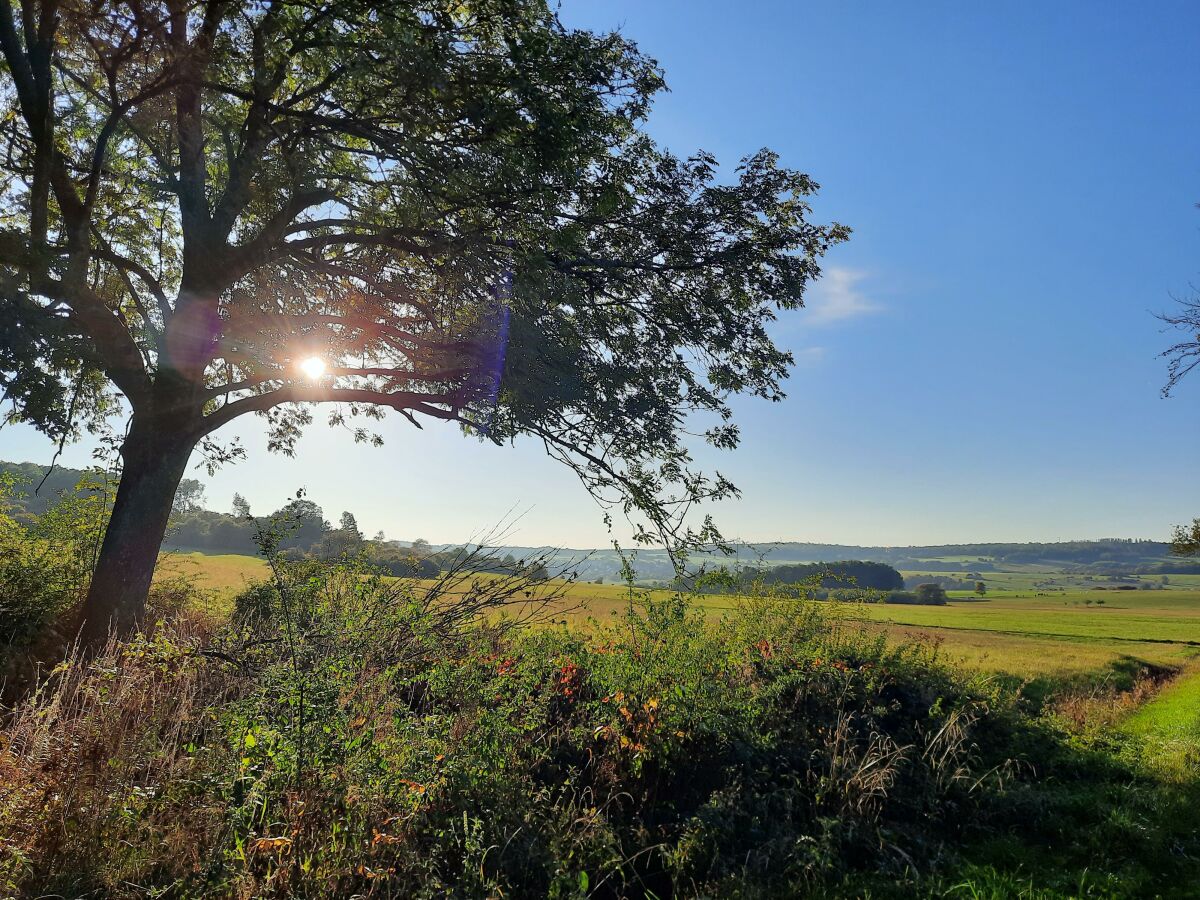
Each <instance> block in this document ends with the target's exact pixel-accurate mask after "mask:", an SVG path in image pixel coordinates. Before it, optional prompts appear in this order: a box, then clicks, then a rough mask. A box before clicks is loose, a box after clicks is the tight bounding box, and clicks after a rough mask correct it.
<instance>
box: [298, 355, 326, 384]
mask: <svg viewBox="0 0 1200 900" xmlns="http://www.w3.org/2000/svg"><path fill="white" fill-rule="evenodd" d="M300 371H301V372H303V373H304V374H305V375H306V376H307V377H308V378H310V379H312V380H313V381H316V380H317V379H318V378H320V377H321V376H322V375H324V374H325V360H323V359H321V357H319V356H310V357H309V358H308V359H306V360H303V361H302V362H301V363H300Z"/></svg>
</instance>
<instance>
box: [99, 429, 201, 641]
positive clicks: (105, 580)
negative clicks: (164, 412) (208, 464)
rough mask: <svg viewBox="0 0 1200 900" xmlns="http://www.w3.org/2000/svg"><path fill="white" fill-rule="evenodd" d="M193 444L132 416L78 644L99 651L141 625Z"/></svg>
mask: <svg viewBox="0 0 1200 900" xmlns="http://www.w3.org/2000/svg"><path fill="white" fill-rule="evenodd" d="M192 446H193V442H192V441H190V440H189V439H181V438H180V435H179V430H178V429H176V428H173V427H171V425H170V424H168V423H167V422H166V421H161V420H158V419H156V418H153V417H139V416H138V415H137V414H135V415H134V417H133V421H132V422H131V424H130V429H129V435H128V436H127V437H126V439H125V443H124V444H123V445H122V447H121V456H122V457H123V460H124V466H123V469H122V473H121V481H120V484H119V485H118V487H117V496H116V499H115V500H114V502H113V510H112V516H111V518H110V519H109V522H108V528H107V530H106V531H105V533H104V541H103V543H102V544H101V546H100V555H99V557H98V558H97V560H96V569H95V571H94V572H93V573H92V583H91V587H90V588H89V589H88V595H87V598H86V599H85V600H84V604H83V610H82V623H81V627H80V642H81V644H82V645H83V646H84V647H85V648H95V647H99V646H101V645H102V644H103V643H104V642H105V641H106V640H107V639H108V637H109V635H110V634H116V635H118V636H122V637H123V636H127V635H129V634H131V633H132V632H133V631H135V630H136V629H137V628H138V627H139V626H140V624H141V622H142V619H143V618H144V616H145V613H146V598H147V596H148V595H149V593H150V581H151V579H152V578H153V577H154V566H155V564H156V563H157V561H158V552H159V549H160V548H161V546H162V541H163V537H164V535H165V534H166V532H167V519H168V517H169V516H170V514H171V504H172V502H173V501H174V499H175V491H176V489H178V487H179V482H180V479H182V478H183V473H184V470H185V469H186V468H187V462H188V457H190V456H191V452H192Z"/></svg>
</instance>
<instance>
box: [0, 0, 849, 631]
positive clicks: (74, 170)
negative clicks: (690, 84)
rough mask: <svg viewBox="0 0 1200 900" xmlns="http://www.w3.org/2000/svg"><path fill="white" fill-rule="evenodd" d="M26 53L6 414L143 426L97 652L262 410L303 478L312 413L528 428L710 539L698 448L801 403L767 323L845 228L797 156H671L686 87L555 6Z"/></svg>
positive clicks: (99, 37) (111, 21)
mask: <svg viewBox="0 0 1200 900" xmlns="http://www.w3.org/2000/svg"><path fill="white" fill-rule="evenodd" d="M0 49H2V50H3V57H4V61H5V64H6V67H5V70H4V72H3V75H2V79H0V85H2V87H0V103H3V105H4V110H3V112H4V116H3V119H2V124H0V142H2V151H3V153H4V162H3V182H2V184H0V215H2V220H0V293H2V298H3V303H4V310H3V315H2V316H0V373H2V374H0V377H2V379H3V387H4V391H5V395H6V396H7V398H9V399H10V400H11V401H12V403H13V406H14V409H15V416H16V417H18V418H20V419H22V420H24V421H27V422H31V423H33V424H34V425H36V426H37V427H39V428H41V429H42V430H43V431H45V432H46V433H47V434H48V435H50V436H51V437H53V438H55V439H58V440H62V439H69V438H71V437H74V436H76V435H78V434H79V433H80V431H81V430H82V429H86V428H94V427H97V426H98V425H99V424H100V423H102V422H103V421H104V420H105V419H106V418H108V417H109V416H111V415H112V414H113V413H114V412H115V411H124V412H127V413H128V423H127V427H126V431H125V434H124V439H123V444H122V445H121V456H122V462H123V472H122V477H121V481H120V487H119V489H118V492H117V495H116V498H115V505H114V507H113V510H112V518H111V521H110V523H109V526H108V530H107V533H106V535H105V538H104V543H103V548H102V550H101V553H100V558H99V564H98V566H97V568H96V571H95V573H94V577H93V580H92V586H91V591H90V594H89V596H88V598H87V601H86V603H85V609H84V612H85V629H86V630H87V633H88V636H89V637H91V638H97V637H99V636H100V635H103V634H105V633H107V632H108V630H109V628H110V627H111V628H116V629H118V630H126V629H129V628H131V627H133V626H135V625H136V623H137V621H138V618H139V616H140V615H141V612H142V610H143V607H144V602H145V598H146V594H147V591H148V587H149V583H150V578H151V575H152V571H153V567H154V563H155V558H156V554H157V551H158V548H159V544H160V541H161V539H162V536H163V531H164V528H165V527H166V524H167V516H168V513H169V512H170V509H171V498H172V496H173V495H174V493H175V489H176V486H177V485H178V483H179V481H180V478H181V476H182V475H183V473H184V471H185V468H186V466H187V463H188V459H189V457H190V456H191V455H192V454H193V452H195V451H197V450H199V451H200V452H201V453H204V454H206V455H207V456H208V457H209V458H210V459H212V460H214V461H220V460H222V459H226V458H229V457H231V456H234V455H238V454H239V453H240V452H241V450H240V448H237V447H236V446H233V445H230V444H229V443H227V442H226V443H224V444H219V443H216V442H214V439H213V435H214V433H215V432H217V431H218V430H219V429H221V428H222V427H223V426H225V425H227V424H228V423H230V422H232V421H233V420H234V419H236V418H238V417H239V416H243V415H247V414H251V413H253V414H257V415H260V416H264V417H265V418H266V420H267V422H268V423H269V434H270V438H269V448H270V449H272V450H277V451H283V452H290V451H291V449H292V447H293V445H294V443H295V441H296V439H297V437H298V435H299V433H300V431H301V429H302V427H303V426H304V425H305V424H307V423H308V422H309V421H310V420H311V417H312V410H313V405H314V404H330V405H331V409H332V412H331V414H330V419H331V421H332V422H333V423H335V424H350V425H351V426H352V428H353V430H354V433H355V435H356V436H357V437H358V438H360V439H364V440H372V439H374V436H373V435H372V434H371V433H370V431H369V430H368V429H365V428H362V427H360V425H359V423H362V422H363V420H364V419H370V418H372V417H374V418H378V417H379V416H381V415H382V414H383V412H384V411H386V410H388V409H391V410H395V411H397V412H398V413H399V414H401V415H402V416H404V417H406V418H407V419H408V420H409V421H411V422H412V423H413V424H414V425H418V427H419V423H420V421H421V420H422V419H423V418H425V419H440V420H447V421H450V422H456V423H459V424H460V425H461V426H463V427H464V428H465V429H467V430H469V431H470V432H472V433H474V434H476V435H478V436H481V437H483V438H485V439H487V440H491V441H494V442H496V443H503V442H507V441H509V440H511V439H513V438H514V437H516V436H518V435H531V436H533V437H534V438H535V439H537V440H540V441H542V442H544V444H545V448H546V450H547V451H548V452H549V453H550V454H552V455H553V456H555V457H557V458H559V459H561V460H563V461H564V462H566V463H568V464H569V465H571V466H572V467H573V468H574V469H575V470H576V471H577V472H578V473H579V474H580V475H581V477H582V478H583V479H584V481H585V483H586V484H587V486H588V487H589V488H590V489H591V490H592V491H593V492H594V493H595V494H596V495H597V496H599V497H601V498H602V499H603V500H604V501H605V502H607V503H612V504H617V505H618V506H619V507H620V508H622V509H624V511H625V512H626V513H628V514H630V516H631V518H633V519H634V520H635V521H637V522H639V523H641V524H640V525H639V526H638V527H639V529H641V532H640V533H642V534H643V535H651V534H653V535H657V536H658V537H661V538H663V539H668V540H670V539H676V538H678V537H680V536H681V534H684V533H685V532H686V528H685V526H684V524H683V523H684V521H685V518H686V513H687V510H688V509H689V508H690V507H691V506H692V504H693V503H694V501H696V500H697V499H699V498H702V497H705V496H713V495H716V496H720V495H723V494H726V493H728V492H730V491H731V490H732V486H731V485H729V484H728V483H727V482H725V481H724V480H723V479H721V478H720V477H719V476H718V477H715V478H713V479H706V478H704V477H702V476H701V475H698V474H696V473H694V472H693V471H692V469H691V466H690V459H689V456H688V453H687V450H686V447H685V443H684V442H685V439H686V434H687V432H688V430H689V429H692V428H694V427H699V428H701V429H704V434H705V436H706V437H707V439H708V440H709V441H710V442H711V443H713V444H715V445H716V446H718V447H724V448H727V447H731V446H733V445H735V444H736V442H737V431H736V428H735V426H734V425H733V424H732V423H731V421H730V410H729V407H728V398H729V397H730V395H731V394H734V393H739V392H740V393H749V394H754V395H758V396H761V397H767V398H771V399H779V397H780V396H781V393H780V381H781V379H782V378H783V377H785V375H786V372H787V369H788V365H789V363H790V361H791V360H790V356H789V355H788V353H786V352H784V351H783V350H781V349H780V348H778V347H777V346H776V345H775V344H774V343H773V341H772V339H771V337H770V335H769V334H768V330H767V328H768V325H769V322H770V320H771V319H772V318H773V317H774V314H775V311H776V310H778V309H793V308H796V307H798V306H800V305H801V300H802V295H803V293H804V290H805V287H806V285H807V284H808V283H809V282H810V281H811V280H812V279H813V278H815V277H816V276H817V275H818V272H819V270H818V260H819V258H820V257H821V255H822V254H823V253H824V252H825V250H826V249H827V248H828V247H829V246H830V245H831V244H832V243H833V242H836V241H839V240H842V239H844V237H845V236H846V233H847V232H846V230H845V229H844V228H842V227H840V226H837V225H830V226H823V225H818V224H813V223H811V222H810V221H809V215H810V210H809V207H808V205H807V203H806V198H807V197H808V196H809V195H811V194H812V193H813V192H814V190H815V189H816V185H815V184H814V183H813V182H812V181H811V180H810V179H809V178H808V177H807V176H805V175H803V174H800V173H797V172H794V171H790V170H787V169H785V168H781V167H780V166H779V165H778V164H777V160H776V157H775V156H774V155H773V154H772V153H770V152H766V151H762V152H759V153H757V154H755V155H753V156H750V157H748V158H746V159H744V160H743V161H742V162H741V164H740V166H738V168H737V170H736V173H735V174H734V175H733V177H732V178H728V179H724V180H721V179H719V178H718V172H717V167H716V163H715V161H714V160H713V159H712V158H711V157H710V156H708V155H707V154H697V155H694V156H692V157H689V158H680V157H677V156H674V155H672V154H671V153H669V152H667V151H666V150H664V149H662V148H660V147H659V146H657V145H656V144H655V143H654V142H653V141H652V140H651V139H650V138H649V137H648V136H647V135H646V134H645V132H644V130H643V128H642V125H643V122H644V117H645V115H646V113H647V111H648V107H649V103H650V101H651V98H652V97H653V96H654V94H655V93H656V92H658V91H659V90H661V89H662V87H663V82H662V78H661V73H660V71H659V69H658V67H657V65H656V63H655V62H654V61H653V60H651V59H649V58H648V57H646V56H644V55H643V54H642V53H641V52H640V51H639V50H638V49H637V48H636V47H635V46H634V45H633V44H632V43H631V42H630V41H628V40H627V39H625V38H623V37H621V36H620V35H617V34H595V33H591V32H587V31H577V30H571V29H568V28H566V27H564V25H563V24H562V23H561V22H560V21H559V20H558V19H557V18H556V16H555V15H554V14H553V13H552V12H551V11H550V10H549V9H548V8H547V5H546V3H545V2H544V0H466V2H463V0H393V2H389V3H375V2H368V0H274V2H273V0H260V2H241V3H233V2H220V0H163V2H155V0H142V2H113V0H40V2H39V0H20V2H19V3H17V2H15V0H0ZM118 393H119V395H120V397H121V398H123V400H120V399H118V398H117V397H116V394H118ZM355 417H357V419H356V418H355ZM697 423H699V424H698V425H697ZM693 536H694V535H693Z"/></svg>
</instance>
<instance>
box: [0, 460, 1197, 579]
mask: <svg viewBox="0 0 1200 900" xmlns="http://www.w3.org/2000/svg"><path fill="white" fill-rule="evenodd" d="M45 473H46V467H45V466H40V465H36V464H34V463H10V462H0V475H4V474H8V475H11V476H13V477H14V478H15V480H16V481H17V484H16V486H15V488H14V496H13V497H12V498H10V501H9V502H10V505H11V506H12V507H13V511H12V514H13V515H14V516H15V517H16V518H17V519H20V518H22V516H24V515H39V514H41V513H42V512H45V510H46V509H47V508H48V507H49V506H50V505H51V504H53V503H54V502H55V500H56V499H57V498H58V496H59V495H60V494H62V493H63V492H72V491H74V490H75V488H76V485H78V484H79V483H80V481H81V480H83V479H85V478H90V479H94V478H95V477H96V476H95V475H94V474H93V473H89V472H85V471H81V470H79V469H71V468H66V467H57V468H55V469H54V470H53V471H52V472H51V473H50V475H49V477H48V478H46V481H45V484H44V485H42V487H41V489H40V490H39V491H37V493H36V494H35V493H34V489H35V487H37V485H38V483H39V482H40V481H41V480H42V478H43V476H45ZM239 499H240V498H237V499H235V505H237V504H238V500H239ZM241 502H242V504H244V501H241ZM297 504H299V506H297ZM275 513H276V514H278V513H291V514H297V513H299V514H302V517H303V519H302V525H301V527H300V528H299V529H298V530H297V531H296V532H295V533H294V534H292V535H291V536H290V537H289V538H288V539H287V540H286V541H285V542H284V544H283V546H284V547H285V548H287V549H289V550H291V551H293V552H295V553H302V554H308V555H313V556H322V557H324V556H329V555H337V554H339V553H342V552H345V551H346V550H347V549H348V548H353V547H354V546H356V545H357V544H358V543H359V542H365V543H366V544H368V545H370V546H369V547H368V549H370V550H371V551H372V552H374V553H375V554H376V555H377V557H378V559H379V561H380V563H381V564H383V565H385V566H387V567H388V568H390V569H395V570H396V571H397V572H399V571H401V570H403V569H404V567H405V566H408V567H410V568H411V566H412V565H413V560H414V559H418V560H421V559H428V560H429V562H428V563H427V564H425V565H423V566H420V568H421V570H422V571H424V572H426V573H428V572H429V571H432V570H433V567H434V566H436V565H438V564H439V562H442V561H443V557H447V556H453V555H455V554H461V553H462V548H461V547H459V546H458V545H452V544H434V545H430V544H428V543H426V542H424V541H420V540H419V539H418V540H415V541H396V540H386V539H383V537H382V535H376V536H375V537H374V538H371V539H366V538H364V536H363V535H362V534H360V533H359V532H358V530H357V524H356V523H355V522H354V516H353V514H351V513H348V512H347V513H343V514H342V518H341V520H340V521H339V523H338V524H337V525H334V524H332V523H331V522H329V521H328V520H326V518H325V512H324V510H323V509H322V508H321V507H320V506H318V505H317V504H316V503H313V502H311V501H308V500H299V501H292V503H290V504H287V505H286V506H284V507H283V508H281V509H280V510H276V511H275ZM249 514H250V509H249V507H248V506H244V505H243V506H239V508H238V509H236V510H235V509H233V508H231V509H230V510H229V511H228V512H218V511H215V510H212V509H208V508H207V507H206V505H205V499H204V486H203V484H201V482H199V481H197V480H195V479H189V478H185V479H184V480H183V482H182V483H181V484H180V487H179V492H178V494H177V495H176V497H175V505H174V512H173V515H172V518H171V527H170V530H169V531H168V532H167V537H166V541H165V542H164V545H163V546H164V547H165V548H167V549H175V550H199V551H202V552H205V553H247V554H254V553H257V552H258V549H257V547H256V546H255V543H254V530H255V524H254V520H253V519H251V518H247V517H248V516H249ZM347 516H348V517H349V519H347ZM347 526H350V527H347ZM414 545H415V546H414ZM493 550H494V552H496V553H499V554H501V555H502V556H503V557H504V559H503V560H502V561H504V562H506V563H508V562H511V563H512V564H513V565H518V564H520V563H521V561H522V560H525V559H533V558H536V557H547V558H548V564H549V565H551V566H552V567H555V568H561V569H564V570H573V571H575V572H576V573H577V574H578V576H579V577H581V578H585V579H597V578H603V579H606V580H614V579H616V578H617V577H618V574H617V573H618V572H619V571H620V569H621V560H620V558H619V557H618V556H617V554H616V553H615V552H614V551H612V550H608V549H603V550H569V549H563V548H554V547H507V546H506V547H499V548H493ZM735 550H736V551H737V552H736V554H735V556H734V557H732V558H730V557H720V556H718V555H717V554H716V552H715V550H713V552H712V554H711V555H707V556H701V557H698V558H697V560H696V561H697V562H704V563H707V564H709V565H710V566H711V565H725V566H727V567H728V568H729V569H731V570H733V571H739V570H749V569H754V570H763V571H766V570H774V571H775V572H777V573H778V572H779V571H780V570H781V568H782V569H783V570H788V569H795V571H794V572H790V573H787V572H785V574H777V575H773V576H771V577H773V578H775V579H776V580H777V581H779V582H787V583H794V582H797V581H804V580H806V579H807V578H809V577H811V576H812V575H813V574H815V570H814V569H812V568H811V567H813V565H814V564H818V563H819V564H821V565H822V566H826V567H827V566H828V565H829V563H828V562H826V561H828V560H854V561H857V562H858V563H859V564H865V563H880V564H883V566H884V567H885V568H887V567H890V569H891V570H900V571H906V572H913V571H915V572H922V573H937V572H945V573H956V574H958V575H959V577H962V573H966V572H970V573H983V572H990V571H996V570H1001V571H1003V570H1005V569H1006V568H1008V567H1012V566H1025V565H1028V566H1041V567H1044V568H1046V569H1054V570H1058V571H1063V572H1075V573H1080V574H1090V575H1174V574H1189V573H1200V562H1197V561H1194V560H1183V559H1180V558H1178V557H1172V556H1171V553H1170V545H1169V544H1167V543H1165V542H1162V541H1149V540H1137V539H1130V538H1108V539H1105V540H1098V541H1064V542H1060V543H1024V544H1018V543H1008V544H1002V543H979V544H946V545H940V546H913V547H864V546H855V545H846V544H814V543H799V542H777V543H760V544H739V545H737V546H736V548H735ZM806 566H807V567H809V569H807V570H805V569H804V567H806ZM817 568H820V567H819V566H818V567H817ZM634 570H635V572H636V573H637V577H638V579H639V580H646V581H654V580H658V581H665V582H669V581H671V580H673V578H674V573H675V570H674V567H673V566H672V564H671V561H670V559H669V558H668V557H667V554H666V552H665V551H662V550H646V549H642V550H638V551H637V553H636V554H634ZM805 571H807V574H804V572H805ZM918 580H928V581H945V583H946V585H947V586H948V587H950V588H951V589H953V588H955V587H961V585H957V584H954V583H952V582H951V581H950V579H949V576H947V578H946V579H935V578H928V579H918ZM910 581H912V579H910ZM862 586H867V585H862ZM872 587H874V589H878V590H892V589H894V588H892V587H885V586H883V585H879V586H873V585H872ZM900 587H903V584H901V585H900Z"/></svg>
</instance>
